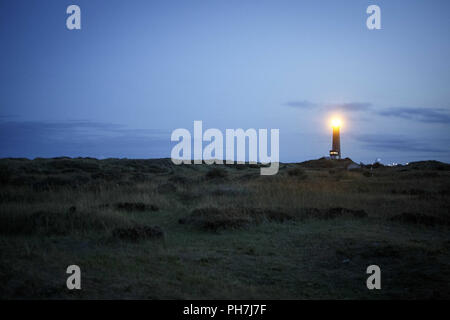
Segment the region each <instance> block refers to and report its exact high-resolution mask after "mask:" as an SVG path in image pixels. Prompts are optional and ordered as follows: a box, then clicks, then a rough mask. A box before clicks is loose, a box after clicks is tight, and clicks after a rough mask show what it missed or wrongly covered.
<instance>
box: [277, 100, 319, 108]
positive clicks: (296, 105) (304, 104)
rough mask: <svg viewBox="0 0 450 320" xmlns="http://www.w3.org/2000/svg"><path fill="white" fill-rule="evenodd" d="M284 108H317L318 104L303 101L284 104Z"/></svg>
mask: <svg viewBox="0 0 450 320" xmlns="http://www.w3.org/2000/svg"><path fill="white" fill-rule="evenodd" d="M283 105H284V106H288V107H292V108H302V109H303V108H304V109H307V108H315V107H317V103H314V102H311V101H308V100H301V101H289V102H286V103H283Z"/></svg>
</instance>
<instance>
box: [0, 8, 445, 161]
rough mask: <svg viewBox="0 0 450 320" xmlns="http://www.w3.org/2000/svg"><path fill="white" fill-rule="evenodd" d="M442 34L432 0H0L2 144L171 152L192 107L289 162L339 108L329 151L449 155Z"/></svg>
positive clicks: (318, 146) (6, 147) (208, 121)
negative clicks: (377, 12) (76, 18)
mask: <svg viewBox="0 0 450 320" xmlns="http://www.w3.org/2000/svg"><path fill="white" fill-rule="evenodd" d="M70 4H77V5H79V6H80V7H81V11H82V12H81V14H82V29H81V30H75V31H69V30H67V28H66V22H65V21H66V18H67V16H68V15H67V14H66V8H67V7H68V6H69V5H70ZM370 4H377V5H379V6H380V8H381V17H382V21H381V23H382V30H372V31H371V30H368V29H367V28H366V23H365V21H366V18H367V16H368V15H367V14H366V8H367V6H368V5H370ZM449 33H450V1H445V0H443V1H437V0H436V1H425V0H422V1H414V0H408V1H400V0H397V1H392V0H390V1H380V0H372V1H363V0H354V1H350V0H348V1H335V0H333V1H332V0H330V1H300V0H296V1H283V0H277V1H275V0H272V1H261V0H202V1H200V0H186V1H148V0H145V1H136V0H133V1H125V0H121V1H118V0H115V1H114V0H108V1H103V0H86V1H82V0H73V1H65V0H53V1H50V0H36V1H31V0H30V1H23V0H0V157H29V158H34V157H38V156H39V157H51V156H62V155H66V156H92V157H130V158H132V157H139V158H151V157H170V150H171V148H172V146H173V145H174V143H171V142H170V134H171V132H172V131H173V130H174V129H176V128H187V129H190V130H191V131H192V130H193V121H194V120H202V121H203V126H204V128H205V129H206V128H219V129H223V130H224V129H225V128H244V129H247V128H252V127H253V128H269V129H270V128H278V129H280V159H281V161H302V160H307V159H311V158H318V157H321V156H324V155H326V154H327V152H328V150H329V148H330V144H331V128H330V126H329V119H330V117H331V116H332V115H339V116H340V117H341V118H342V119H343V122H344V125H343V127H342V137H341V139H342V142H341V144H342V152H343V156H349V157H351V158H352V159H354V160H355V161H363V162H373V161H374V160H375V159H376V158H381V159H382V161H383V162H385V163H389V162H393V161H395V162H408V161H415V160H422V159H436V160H441V161H446V162H450V147H449V146H450V135H449V133H450V90H449V89H450V62H449V57H450V34H449Z"/></svg>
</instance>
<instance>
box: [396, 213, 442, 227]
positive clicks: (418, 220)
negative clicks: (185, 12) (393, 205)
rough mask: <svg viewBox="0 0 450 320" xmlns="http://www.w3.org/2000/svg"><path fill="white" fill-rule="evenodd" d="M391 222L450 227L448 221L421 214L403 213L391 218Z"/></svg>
mask: <svg viewBox="0 0 450 320" xmlns="http://www.w3.org/2000/svg"><path fill="white" fill-rule="evenodd" d="M391 221H396V222H402V223H409V224H416V225H424V226H429V227H433V226H436V225H450V219H446V218H441V217H435V216H431V215H427V214H423V213H414V212H403V213H401V214H398V215H395V216H393V217H392V218H391Z"/></svg>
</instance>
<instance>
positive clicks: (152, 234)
mask: <svg viewBox="0 0 450 320" xmlns="http://www.w3.org/2000/svg"><path fill="white" fill-rule="evenodd" d="M112 235H113V237H114V238H117V239H121V240H126V241H131V242H138V241H141V240H147V239H155V238H162V237H164V231H163V230H162V229H161V228H160V227H159V226H152V227H150V226H134V227H130V228H116V229H114V230H113V232H112Z"/></svg>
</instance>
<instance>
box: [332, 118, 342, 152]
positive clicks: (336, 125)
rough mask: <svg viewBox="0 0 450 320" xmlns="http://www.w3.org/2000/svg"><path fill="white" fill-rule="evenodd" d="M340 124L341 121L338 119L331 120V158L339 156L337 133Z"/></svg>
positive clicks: (339, 139) (339, 146)
mask: <svg viewBox="0 0 450 320" xmlns="http://www.w3.org/2000/svg"><path fill="white" fill-rule="evenodd" d="M341 124H342V123H341V120H340V119H333V120H331V126H332V127H333V142H332V145H331V150H330V158H331V159H340V158H341V137H340V133H339V131H340V128H341Z"/></svg>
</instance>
